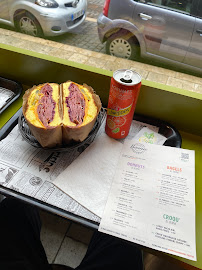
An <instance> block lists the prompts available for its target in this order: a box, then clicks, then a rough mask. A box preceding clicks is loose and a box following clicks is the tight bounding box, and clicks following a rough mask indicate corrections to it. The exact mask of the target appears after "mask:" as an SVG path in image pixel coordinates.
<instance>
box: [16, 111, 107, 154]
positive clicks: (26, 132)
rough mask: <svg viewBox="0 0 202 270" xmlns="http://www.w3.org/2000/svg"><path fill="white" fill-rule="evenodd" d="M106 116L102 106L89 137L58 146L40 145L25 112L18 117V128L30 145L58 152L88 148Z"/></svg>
mask: <svg viewBox="0 0 202 270" xmlns="http://www.w3.org/2000/svg"><path fill="white" fill-rule="evenodd" d="M105 116H106V112H105V109H104V108H101V110H100V112H99V114H98V116H97V119H96V122H95V124H94V126H93V129H92V130H91V132H90V133H89V135H88V137H87V138H86V139H85V140H84V141H82V142H72V143H70V144H68V145H62V146H61V147H56V148H45V147H42V146H41V145H40V143H39V142H38V141H37V140H36V138H35V137H34V136H33V135H32V133H31V131H30V128H29V126H28V124H27V122H26V119H25V118H24V115H23V113H21V115H20V116H19V118H18V128H19V131H20V133H21V135H22V137H23V138H24V140H25V141H26V142H28V143H29V144H30V145H32V146H34V147H36V148H41V149H44V150H49V151H50V150H51V151H57V152H63V151H69V152H70V151H73V150H78V148H86V147H87V146H88V145H90V144H91V143H92V142H93V140H94V139H95V136H96V134H97V132H98V130H99V128H100V126H101V124H102V123H103V121H104V119H105Z"/></svg>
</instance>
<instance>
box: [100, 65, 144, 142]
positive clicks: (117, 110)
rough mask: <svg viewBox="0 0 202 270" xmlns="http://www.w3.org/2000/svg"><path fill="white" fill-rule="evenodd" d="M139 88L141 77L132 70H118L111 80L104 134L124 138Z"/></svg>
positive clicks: (131, 118)
mask: <svg viewBox="0 0 202 270" xmlns="http://www.w3.org/2000/svg"><path fill="white" fill-rule="evenodd" d="M140 87H141V76H140V75H139V74H138V73H137V72H135V71H132V70H127V69H119V70H117V71H115V72H114V74H113V77H112V78H111V84H110V91H109V100H108V106H107V119H106V126H105V132H106V133H107V135H108V136H110V137H112V138H114V139H122V138H125V137H126V136H127V135H128V133H129V130H130V126H131V122H132V120H133V115H134V111H135V107H136V103H137V99H138V95H139V92H140Z"/></svg>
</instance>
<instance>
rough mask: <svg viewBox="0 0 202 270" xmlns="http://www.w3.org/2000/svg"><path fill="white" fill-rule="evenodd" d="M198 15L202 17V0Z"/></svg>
mask: <svg viewBox="0 0 202 270" xmlns="http://www.w3.org/2000/svg"><path fill="white" fill-rule="evenodd" d="M198 15H199V16H200V17H201V18H202V0H199V2H198Z"/></svg>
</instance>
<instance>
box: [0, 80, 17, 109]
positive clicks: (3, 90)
mask: <svg viewBox="0 0 202 270" xmlns="http://www.w3.org/2000/svg"><path fill="white" fill-rule="evenodd" d="M21 93H22V85H21V84H20V83H19V82H16V81H13V80H9V79H6V78H3V77H0V114H1V113H2V112H3V111H4V110H5V109H6V108H8V106H10V105H11V104H12V103H13V102H14V101H15V100H16V99H18V97H19V96H20V95H21Z"/></svg>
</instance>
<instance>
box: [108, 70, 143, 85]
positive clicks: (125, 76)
mask: <svg viewBox="0 0 202 270" xmlns="http://www.w3.org/2000/svg"><path fill="white" fill-rule="evenodd" d="M113 77H114V79H115V80H116V81H118V82H120V83H122V84H124V85H135V84H138V83H139V82H141V76H140V75H139V74H138V73H137V72H135V71H133V70H130V69H119V70H116V71H115V72H114V74H113Z"/></svg>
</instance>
